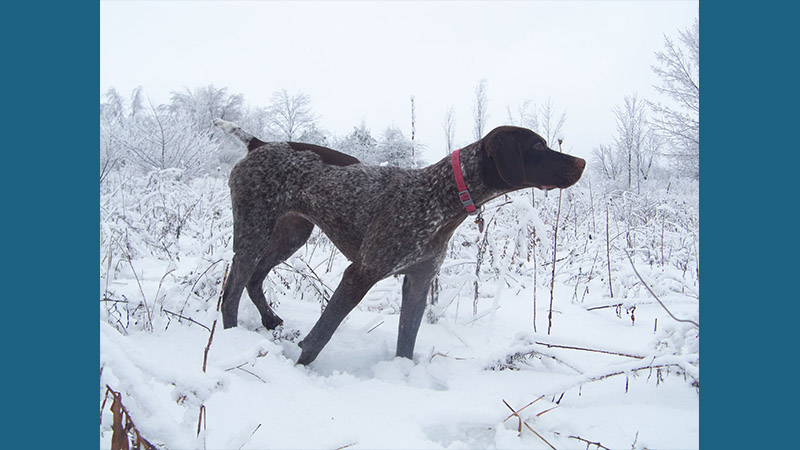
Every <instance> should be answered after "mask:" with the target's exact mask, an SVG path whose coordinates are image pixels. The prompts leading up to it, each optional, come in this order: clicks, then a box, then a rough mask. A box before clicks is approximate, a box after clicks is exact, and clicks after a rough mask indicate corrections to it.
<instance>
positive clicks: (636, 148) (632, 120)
mask: <svg viewBox="0 0 800 450" xmlns="http://www.w3.org/2000/svg"><path fill="white" fill-rule="evenodd" d="M614 117H615V118H616V122H617V137H616V138H615V145H616V147H617V151H619V152H620V154H621V156H622V158H623V168H624V170H625V173H626V174H627V188H628V189H631V188H632V187H633V182H634V177H636V186H637V190H638V188H639V167H641V165H642V161H643V158H642V153H643V151H644V148H645V140H646V139H647V133H648V124H647V110H646V104H645V103H644V102H643V101H642V100H640V99H639V97H638V96H637V95H636V94H634V95H632V96H626V97H625V102H624V104H623V105H622V106H620V105H617V106H615V107H614Z"/></svg>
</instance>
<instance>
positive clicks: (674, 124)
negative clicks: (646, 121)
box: [651, 19, 700, 178]
mask: <svg viewBox="0 0 800 450" xmlns="http://www.w3.org/2000/svg"><path fill="white" fill-rule="evenodd" d="M679 40H680V43H675V42H673V41H672V40H671V39H670V38H668V37H667V36H664V50H663V51H661V52H657V53H656V54H655V56H656V61H657V65H654V66H651V68H652V69H653V72H655V74H656V75H658V77H659V78H660V79H661V84H660V85H659V86H655V88H656V89H657V90H658V92H660V93H662V94H665V95H666V96H667V97H669V98H670V99H671V100H672V101H673V102H674V106H667V105H663V104H661V103H651V107H652V109H653V112H654V119H653V126H654V128H655V129H656V130H658V131H659V132H660V133H661V134H663V135H664V136H665V137H666V138H667V139H668V140H669V143H670V147H671V151H670V153H669V156H670V157H671V158H672V159H673V161H674V162H675V164H676V166H677V168H678V169H679V170H681V171H683V172H685V173H688V174H689V175H690V176H692V177H694V178H698V177H699V175H700V170H699V169H700V164H699V163H700V23H699V21H698V20H697V19H695V21H694V24H693V25H692V26H690V27H688V28H686V29H685V30H683V31H679Z"/></svg>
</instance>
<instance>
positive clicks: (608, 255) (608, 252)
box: [606, 203, 614, 298]
mask: <svg viewBox="0 0 800 450" xmlns="http://www.w3.org/2000/svg"><path fill="white" fill-rule="evenodd" d="M606 263H607V265H608V292H609V294H611V298H614V287H613V286H612V285H611V240H610V239H609V238H608V203H606Z"/></svg>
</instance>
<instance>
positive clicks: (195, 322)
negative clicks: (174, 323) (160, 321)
mask: <svg viewBox="0 0 800 450" xmlns="http://www.w3.org/2000/svg"><path fill="white" fill-rule="evenodd" d="M161 311H164V312H165V313H167V314H169V315H172V316H175V317H177V318H178V319H184V320H188V321H189V322H191V323H193V324H195V325H200V326H201V327H203V328H205V329H206V330H208V331H209V332H210V331H211V328H208V327H207V326H205V325H203V324H202V323H200V322H198V321H196V320H194V319H192V318H191V317H185V316H182V315H180V314H178V313H174V312H172V311H169V310H167V309H163V308H162V309H161Z"/></svg>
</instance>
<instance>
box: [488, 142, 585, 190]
mask: <svg viewBox="0 0 800 450" xmlns="http://www.w3.org/2000/svg"><path fill="white" fill-rule="evenodd" d="M482 144H483V151H484V152H485V154H486V156H487V157H488V158H489V159H490V160H491V162H492V163H493V164H487V165H485V166H484V167H486V173H484V179H485V180H487V182H488V183H489V184H491V185H494V187H497V188H504V189H507V188H509V187H510V188H511V189H522V188H528V187H535V188H539V189H543V190H550V189H555V188H561V189H564V188H568V187H570V186H572V185H573V184H575V183H577V182H578V180H579V179H580V178H581V175H582V174H583V169H584V168H585V167H586V161H584V160H583V159H581V158H576V157H574V156H570V155H567V154H564V153H561V152H557V151H555V150H552V149H550V148H548V147H547V142H546V141H545V140H544V139H543V138H542V137H541V136H539V135H538V134H536V133H534V132H533V131H531V130H528V129H526V128H519V127H511V126H502V127H497V128H495V129H494V130H492V131H490V132H489V134H487V135H486V137H484V138H483V139H482ZM487 166H488V167H487Z"/></svg>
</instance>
